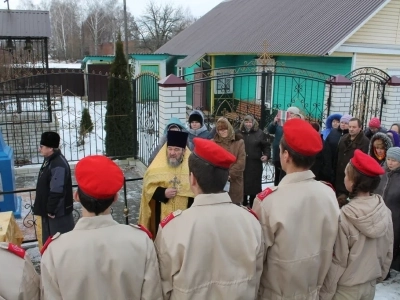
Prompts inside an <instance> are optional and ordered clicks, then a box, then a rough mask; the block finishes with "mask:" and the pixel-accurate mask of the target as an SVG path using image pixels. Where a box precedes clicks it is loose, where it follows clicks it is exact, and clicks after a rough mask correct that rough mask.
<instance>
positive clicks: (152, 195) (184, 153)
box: [139, 131, 194, 237]
mask: <svg viewBox="0 0 400 300" xmlns="http://www.w3.org/2000/svg"><path fill="white" fill-rule="evenodd" d="M187 138H188V133H187V132H183V131H168V132H167V143H166V144H164V146H163V147H162V148H161V149H160V152H158V154H157V156H156V157H155V158H154V160H153V162H152V163H151V165H150V166H149V167H148V168H147V170H146V173H145V174H144V177H143V190H142V199H141V203H140V212H139V224H141V225H143V226H145V227H146V228H148V229H149V230H150V232H151V233H152V234H153V236H154V237H155V236H156V233H157V229H158V224H159V223H160V221H161V220H162V219H164V218H165V217H166V216H168V215H169V214H170V213H171V212H173V211H175V210H178V209H181V210H184V209H186V208H188V207H190V206H191V204H192V203H193V197H194V195H193V192H192V191H191V190H190V185H189V167H188V157H189V155H190V153H191V152H190V150H189V149H188V148H187V147H186V145H187Z"/></svg>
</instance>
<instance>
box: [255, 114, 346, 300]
mask: <svg viewBox="0 0 400 300" xmlns="http://www.w3.org/2000/svg"><path fill="white" fill-rule="evenodd" d="M279 149H280V162H281V165H282V169H283V171H285V172H286V176H285V177H283V179H282V180H281V181H280V183H279V185H278V186H275V187H272V188H267V189H265V190H264V191H263V192H261V193H260V194H258V195H257V197H256V199H255V200H254V206H253V209H254V211H255V212H256V214H257V215H258V216H259V219H260V222H261V225H262V228H263V232H264V240H265V245H266V247H267V248H266V251H268V255H267V257H266V259H265V261H264V271H263V274H262V277H261V282H260V293H259V298H258V299H293V298H294V295H296V297H295V298H296V299H318V293H319V290H320V288H321V286H322V283H323V281H324V278H325V275H326V274H327V272H328V270H329V267H330V263H331V261H332V253H333V244H334V242H335V238H336V234H337V228H338V219H339V206H338V204H337V201H336V197H335V193H334V192H333V190H332V188H331V187H329V186H327V185H326V184H324V183H322V182H319V181H316V180H315V179H314V177H315V175H314V174H313V172H312V171H310V168H311V166H312V165H313V163H314V162H315V157H316V155H317V154H318V153H319V152H320V151H321V149H322V139H321V137H320V135H319V133H318V132H317V131H315V129H314V128H313V127H312V126H311V125H310V124H309V123H308V122H306V121H304V120H301V119H291V120H289V121H287V122H286V123H285V124H284V126H283V136H282V139H281V141H280V145H279Z"/></svg>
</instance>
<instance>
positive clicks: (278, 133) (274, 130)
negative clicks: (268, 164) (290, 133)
mask: <svg viewBox="0 0 400 300" xmlns="http://www.w3.org/2000/svg"><path fill="white" fill-rule="evenodd" d="M267 131H268V133H269V134H273V135H275V137H274V141H273V142H272V160H273V161H274V162H279V160H280V159H279V143H280V142H281V138H282V136H283V127H282V126H280V125H278V123H276V122H271V123H270V124H269V125H268V127H267Z"/></svg>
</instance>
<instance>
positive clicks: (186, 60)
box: [176, 53, 206, 68]
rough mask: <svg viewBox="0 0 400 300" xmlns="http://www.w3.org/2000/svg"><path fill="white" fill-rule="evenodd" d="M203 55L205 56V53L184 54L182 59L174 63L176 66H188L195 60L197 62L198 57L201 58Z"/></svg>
mask: <svg viewBox="0 0 400 300" xmlns="http://www.w3.org/2000/svg"><path fill="white" fill-rule="evenodd" d="M204 56H206V53H203V54H198V53H197V54H194V55H189V56H186V57H185V58H184V59H182V60H181V61H179V63H178V64H177V65H176V66H177V67H180V68H188V67H191V66H193V65H194V64H195V63H196V62H198V61H199V60H200V59H202V58H203V57H204Z"/></svg>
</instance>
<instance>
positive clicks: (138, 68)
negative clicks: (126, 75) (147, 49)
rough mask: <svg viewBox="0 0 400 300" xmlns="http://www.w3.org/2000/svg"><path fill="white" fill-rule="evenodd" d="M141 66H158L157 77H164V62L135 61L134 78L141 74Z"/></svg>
mask: <svg viewBox="0 0 400 300" xmlns="http://www.w3.org/2000/svg"><path fill="white" fill-rule="evenodd" d="M142 65H158V70H159V73H160V74H159V75H158V76H159V77H160V78H161V79H162V78H165V77H166V74H165V73H166V65H165V60H161V61H160V60H135V76H137V75H139V74H140V73H141V69H142Z"/></svg>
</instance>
